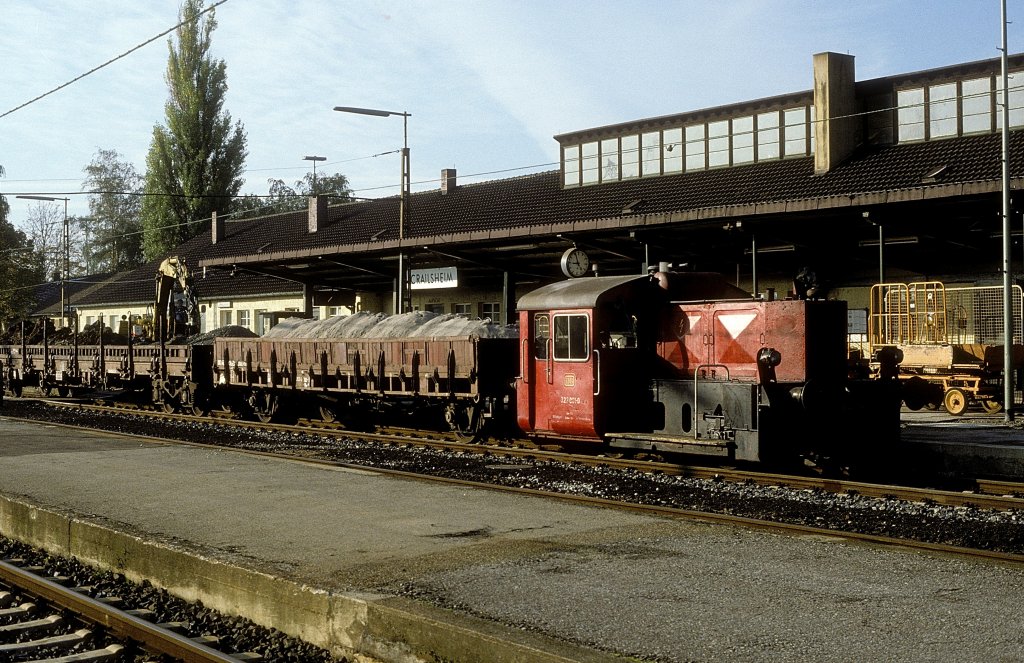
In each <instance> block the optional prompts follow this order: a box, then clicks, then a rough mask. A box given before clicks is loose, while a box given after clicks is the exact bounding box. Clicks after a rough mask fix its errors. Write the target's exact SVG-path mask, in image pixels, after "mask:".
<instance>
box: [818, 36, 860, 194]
mask: <svg viewBox="0 0 1024 663" xmlns="http://www.w3.org/2000/svg"><path fill="white" fill-rule="evenodd" d="M855 84H856V80H855V78H854V70H853V56H852V55H843V54H842V53H817V54H815V56H814V126H813V128H812V130H813V131H814V174H815V175H823V174H825V173H827V172H829V171H830V170H832V169H833V168H835V167H836V166H838V165H839V164H840V163H842V162H843V160H845V159H846V157H848V156H850V154H852V153H853V150H854V149H855V148H856V147H857V144H858V143H859V142H860V131H859V127H860V124H859V123H858V121H857V118H854V117H851V116H852V115H854V114H855V113H856V112H857V95H856V92H855V90H854V85H855Z"/></svg>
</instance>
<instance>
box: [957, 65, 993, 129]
mask: <svg viewBox="0 0 1024 663" xmlns="http://www.w3.org/2000/svg"><path fill="white" fill-rule="evenodd" d="M960 97H961V100H960V105H961V108H962V109H963V132H964V133H965V134H973V133H979V132H988V131H992V79H991V78H990V77H985V78H975V79H974V80H970V81H964V82H963V83H961V87H960Z"/></svg>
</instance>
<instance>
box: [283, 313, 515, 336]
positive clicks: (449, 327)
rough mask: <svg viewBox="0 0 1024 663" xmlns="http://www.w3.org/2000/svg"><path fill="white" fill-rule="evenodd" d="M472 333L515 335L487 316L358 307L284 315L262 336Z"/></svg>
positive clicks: (461, 334) (513, 331)
mask: <svg viewBox="0 0 1024 663" xmlns="http://www.w3.org/2000/svg"><path fill="white" fill-rule="evenodd" d="M446 336H475V337H477V338H519V328H518V325H500V324H497V323H494V322H491V320H490V319H488V318H484V319H482V320H481V319H477V320H470V319H469V318H465V317H462V316H459V315H453V314H450V313H446V314H438V313H430V312H427V311H413V312H411V313H402V314H399V315H387V314H385V313H369V312H366V311H360V312H359V313H354V314H353V315H346V316H335V317H331V318H326V319H324V320H308V319H304V318H286V319H284V320H282V321H281V322H279V323H278V324H277V325H275V326H274V327H273V328H271V329H270V331H268V332H267V333H266V334H264V335H263V338H266V339H292V338H295V339H299V338H331V339H348V338H353V339H355V338H359V339H370V338H432V337H433V338H440V337H446Z"/></svg>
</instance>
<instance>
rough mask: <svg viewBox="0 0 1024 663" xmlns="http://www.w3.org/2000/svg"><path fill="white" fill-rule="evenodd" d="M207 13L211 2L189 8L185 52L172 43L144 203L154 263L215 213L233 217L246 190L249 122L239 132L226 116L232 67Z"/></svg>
mask: <svg viewBox="0 0 1024 663" xmlns="http://www.w3.org/2000/svg"><path fill="white" fill-rule="evenodd" d="M202 6H203V0H185V4H184V5H183V6H182V8H181V14H180V20H181V21H182V25H181V26H180V27H179V28H178V29H177V32H176V36H177V42H178V44H177V46H175V44H174V40H173V39H170V40H168V42H167V46H168V51H169V55H168V59H167V74H166V80H167V87H168V91H169V98H168V100H167V103H166V104H165V105H164V111H165V114H166V119H167V126H166V127H163V126H160V125H157V126H155V127H154V128H153V140H152V142H151V143H150V148H149V154H148V156H147V157H146V181H145V193H146V196H145V197H144V198H143V201H142V226H143V229H144V235H143V246H144V250H145V255H146V258H147V259H150V260H152V259H155V258H158V257H160V256H163V255H165V254H166V253H167V252H168V251H170V250H171V249H172V248H173V247H174V246H176V245H178V244H179V243H181V242H183V241H184V240H186V239H188V238H190V237H193V236H195V235H196V234H198V233H199V231H200V230H202V229H204V228H205V227H206V225H205V224H204V223H203V222H204V221H205V220H206V219H208V218H209V217H210V216H211V213H212V212H214V211H218V212H221V213H227V212H230V211H231V200H232V198H233V197H234V196H237V195H238V191H239V189H241V186H242V181H243V180H242V177H241V175H242V172H243V169H244V166H245V157H246V154H247V152H246V138H245V131H244V130H243V129H242V124H241V122H238V123H236V124H234V126H232V123H231V115H230V114H229V113H228V112H227V111H226V110H224V96H225V93H226V92H227V87H228V86H227V74H226V67H225V64H224V61H223V60H214V59H213V57H212V56H211V55H210V37H211V34H212V33H213V30H214V28H216V27H217V22H216V20H215V19H214V13H213V12H212V11H210V12H208V13H205V14H204V13H203V9H202Z"/></svg>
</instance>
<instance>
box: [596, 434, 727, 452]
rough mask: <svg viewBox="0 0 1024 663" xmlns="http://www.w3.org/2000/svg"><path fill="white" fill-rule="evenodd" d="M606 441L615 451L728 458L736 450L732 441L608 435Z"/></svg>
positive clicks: (640, 435)
mask: <svg viewBox="0 0 1024 663" xmlns="http://www.w3.org/2000/svg"><path fill="white" fill-rule="evenodd" d="M607 440H608V446H609V447H613V448H616V449H640V450H644V451H651V450H658V451H671V452H675V453H685V454H702V455H705V456H728V455H730V453H731V452H732V450H733V449H735V448H736V443H735V442H733V441H732V440H696V439H693V438H686V437H676V436H672V435H642V434H630V435H617V436H611V435H609V436H608V437H607Z"/></svg>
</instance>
